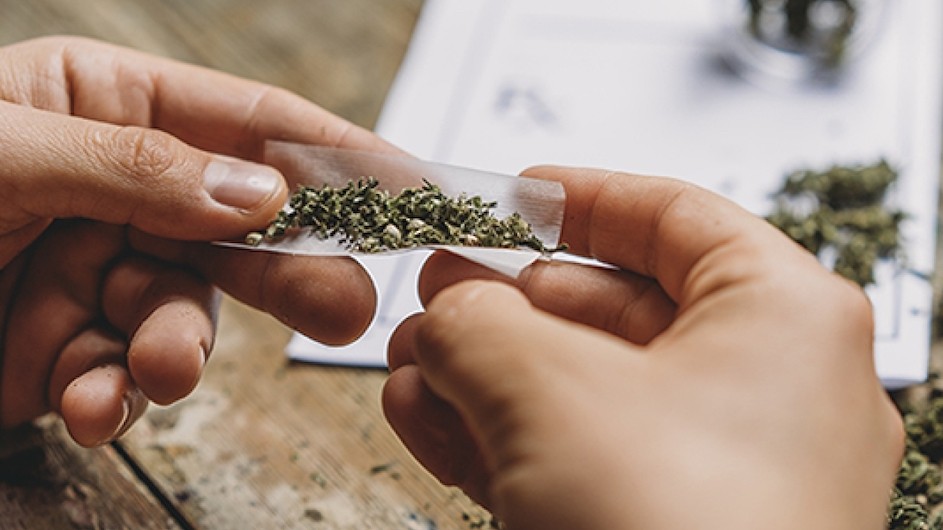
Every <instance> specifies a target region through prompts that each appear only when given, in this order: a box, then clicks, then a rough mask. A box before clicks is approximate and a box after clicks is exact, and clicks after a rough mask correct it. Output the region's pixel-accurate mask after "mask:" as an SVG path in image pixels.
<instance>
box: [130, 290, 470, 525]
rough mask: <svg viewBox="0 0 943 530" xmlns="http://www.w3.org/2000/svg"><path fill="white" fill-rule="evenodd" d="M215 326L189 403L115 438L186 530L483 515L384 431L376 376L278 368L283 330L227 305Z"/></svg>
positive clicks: (456, 519) (424, 521) (426, 521)
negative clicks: (215, 339)
mask: <svg viewBox="0 0 943 530" xmlns="http://www.w3.org/2000/svg"><path fill="white" fill-rule="evenodd" d="M220 326H221V328H220V330H221V331H220V338H219V344H218V345H217V348H216V351H215V353H214V355H213V357H212V358H211V359H210V362H209V363H208V365H207V371H206V374H205V376H204V379H203V381H202V382H201V384H200V386H199V387H198V389H197V391H196V392H195V393H194V395H192V396H190V397H189V398H187V399H186V400H184V401H182V402H181V403H178V404H176V405H173V406H171V407H167V408H163V409H158V408H154V409H153V410H151V411H150V412H149V413H148V414H147V415H146V416H145V418H144V419H143V420H142V422H141V423H140V424H139V425H137V426H135V427H134V428H133V429H132V430H131V432H130V433H129V434H128V435H127V436H126V437H125V438H124V439H123V440H122V442H121V443H122V445H123V446H124V447H125V448H126V450H127V451H128V453H130V454H131V455H133V457H134V458H135V459H137V460H138V462H139V463H140V465H141V466H142V467H143V468H145V469H147V470H148V471H149V473H150V474H151V477H152V478H153V479H154V481H155V482H156V483H157V484H158V485H159V487H160V488H161V490H162V491H163V492H164V495H165V496H166V497H167V498H170V499H174V500H175V502H176V503H177V505H178V509H179V510H180V512H181V513H183V514H184V515H185V516H186V518H187V522H188V523H189V524H190V525H192V526H193V527H195V528H237V527H241V528H285V529H294V528H322V529H329V530H353V529H357V530H371V529H381V528H382V529H389V528H407V529H412V528H415V529H433V528H436V529H461V528H464V529H467V528H469V525H470V521H472V522H473V521H475V520H481V519H483V518H485V517H486V514H485V512H484V511H482V510H481V509H480V508H478V507H476V506H475V505H474V504H473V503H471V502H470V501H469V500H468V499H466V498H465V497H464V496H463V495H462V494H461V493H460V492H458V491H457V490H453V489H450V488H444V487H442V486H440V485H439V484H438V483H437V482H436V481H435V480H434V479H432V478H431V477H430V476H429V475H428V474H427V473H425V471H423V470H422V469H421V468H419V467H418V465H417V464H416V463H415V462H414V461H413V460H412V458H411V457H410V456H409V455H408V454H407V453H406V452H405V451H404V450H403V449H402V447H401V446H400V444H399V442H398V441H397V440H396V439H395V437H394V436H393V435H392V433H391V432H390V430H389V429H388V427H387V426H386V424H385V421H384V420H383V418H382V415H381V412H380V407H379V392H380V388H381V385H382V383H383V380H384V376H385V374H384V373H382V372H380V371H368V370H358V369H344V368H329V367H319V366H311V365H302V364H293V363H289V362H288V361H287V360H286V359H285V357H284V355H283V354H282V348H283V347H284V344H285V343H286V342H287V340H288V337H289V332H288V331H287V330H285V329H284V328H283V327H282V326H281V325H279V324H277V323H275V322H274V321H272V320H270V319H269V318H268V317H264V316H262V315H260V314H258V313H257V312H255V311H254V310H251V309H247V308H246V307H244V306H241V305H238V304H236V303H233V302H230V301H228V300H227V302H226V303H225V305H224V311H223V313H222V315H221V323H220ZM315 523H316V524H315Z"/></svg>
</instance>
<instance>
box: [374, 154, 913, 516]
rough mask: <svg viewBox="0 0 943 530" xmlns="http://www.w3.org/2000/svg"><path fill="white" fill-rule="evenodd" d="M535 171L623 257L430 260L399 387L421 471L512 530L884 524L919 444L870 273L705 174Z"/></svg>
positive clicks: (574, 222) (582, 235)
mask: <svg viewBox="0 0 943 530" xmlns="http://www.w3.org/2000/svg"><path fill="white" fill-rule="evenodd" d="M530 176H536V177H540V178H545V179H552V180H558V181H560V182H562V183H563V184H564V186H565V188H566V192H567V204H566V219H565V223H564V227H563V240H564V241H566V242H568V243H569V244H570V245H571V248H572V249H573V250H574V252H577V253H579V254H582V255H585V256H591V257H594V258H597V259H599V260H601V261H603V262H606V263H610V264H614V265H617V266H618V268H619V270H602V269H596V268H590V267H584V266H579V265H572V264H566V263H559V262H551V263H549V264H538V265H537V266H535V267H533V268H531V269H530V270H528V271H525V273H524V274H523V275H522V276H521V278H520V279H519V280H518V281H517V282H509V280H506V279H502V278H500V277H498V276H497V275H495V274H493V273H490V272H488V271H486V270H484V269H482V268H480V267H477V266H475V265H472V264H470V263H468V262H465V261H463V260H461V259H459V258H456V257H453V256H449V255H436V256H433V258H432V259H431V260H430V261H429V262H428V263H427V265H426V268H425V270H424V271H423V274H422V278H421V282H420V283H421V285H420V291H421V297H422V299H423V301H424V303H425V304H426V312H425V313H424V314H421V315H418V316H415V317H412V318H410V319H408V320H406V321H405V322H404V323H403V324H402V325H401V327H400V328H399V329H398V330H397V331H396V333H395V334H394V336H393V338H392V339H391V343H390V351H389V361H390V367H391V370H392V375H391V376H390V379H389V381H388V383H387V385H386V387H385V389H384V393H383V403H384V407H385V410H386V414H387V417H388V418H389V421H390V422H391V424H392V426H393V427H394V429H395V430H396V432H397V433H398V434H399V436H400V437H401V438H402V440H403V441H404V443H405V444H406V446H407V447H408V448H409V449H410V450H411V451H412V452H413V454H414V455H415V456H416V458H417V459H418V460H419V461H420V462H422V463H423V464H424V465H425V466H426V467H427V468H428V469H429V470H430V471H431V472H432V473H433V474H434V475H435V476H436V477H438V478H439V479H440V480H441V481H443V482H444V483H446V484H455V485H458V486H460V487H461V488H462V489H463V490H465V491H466V492H468V493H469V495H471V496H472V497H473V498H474V499H476V500H478V501H479V502H481V503H483V504H484V505H485V506H487V507H489V508H491V509H492V510H493V511H494V512H495V513H496V515H497V516H498V517H499V518H500V519H501V520H503V521H504V522H505V523H506V524H507V527H508V528H509V529H512V530H554V529H560V530H570V529H573V528H580V529H599V530H612V529H617V528H625V529H644V530H660V529H665V530H668V529H673V530H676V529H695V528H696V529H700V530H705V529H709V530H714V529H716V530H739V529H744V530H745V529H755V528H759V527H762V528H766V529H787V528H789V529H802V530H810V529H822V530H826V529H827V530H845V529H847V530H862V529H872V530H878V529H881V528H883V526H884V523H885V514H886V507H887V502H888V498H889V494H890V491H891V487H892V484H893V481H894V477H895V473H896V471H897V469H898V463H899V460H900V456H901V453H902V448H903V436H902V427H901V420H900V417H899V415H898V414H897V412H896V410H895V408H894V406H893V405H892V404H891V402H890V400H889V399H888V397H887V395H886V394H885V392H884V390H883V389H882V387H881V385H880V383H879V381H878V378H877V377H876V375H875V370H874V365H873V357H872V355H873V352H872V346H873V329H872V328H873V322H872V312H871V307H870V304H869V302H868V300H867V298H866V297H865V295H864V293H863V292H862V291H861V290H860V289H859V288H858V287H857V286H855V285H853V284H851V283H850V282H847V281H845V280H843V279H840V278H839V277H837V276H835V275H834V274H832V273H830V272H828V271H827V270H826V269H824V268H823V267H822V266H821V265H820V264H819V263H818V262H817V261H816V260H815V259H814V257H813V256H812V255H810V254H809V253H807V252H806V251H804V250H802V249H801V248H800V247H799V246H798V245H796V244H794V243H793V242H791V241H789V240H788V239H787V238H786V237H785V236H783V235H782V234H781V233H779V231H777V230H776V229H774V228H773V227H771V226H770V225H768V224H767V223H765V222H764V221H762V220H761V219H758V218H757V217H755V216H753V215H751V214H749V213H748V212H746V211H744V210H742V209H740V208H739V207H737V206H735V205H734V204H732V203H731V202H729V201H727V200H725V199H723V198H721V197H719V196H717V195H714V194H712V193H709V192H707V191H704V190H702V189H699V188H696V187H694V186H691V185H688V184H684V183H681V182H678V181H673V180H667V179H658V178H649V177H640V176H634V175H627V174H619V173H607V172H603V171H595V170H574V169H563V168H541V169H535V170H533V171H531V172H530ZM470 279H472V280H470ZM505 283H511V284H512V285H513V287H515V288H512V287H509V286H508V285H505Z"/></svg>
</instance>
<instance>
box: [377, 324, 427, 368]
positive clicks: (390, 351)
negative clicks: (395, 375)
mask: <svg viewBox="0 0 943 530" xmlns="http://www.w3.org/2000/svg"><path fill="white" fill-rule="evenodd" d="M421 316H422V313H415V314H412V315H410V316H408V317H406V318H405V319H403V321H402V322H400V323H399V325H398V326H396V329H394V330H393V334H392V335H390V340H389V342H388V344H387V350H386V364H387V368H388V369H389V371H390V372H395V371H396V370H397V369H398V368H401V367H403V366H405V365H407V364H413V363H414V362H415V358H414V349H415V345H416V339H415V333H416V327H417V326H418V325H419V320H420V318H421Z"/></svg>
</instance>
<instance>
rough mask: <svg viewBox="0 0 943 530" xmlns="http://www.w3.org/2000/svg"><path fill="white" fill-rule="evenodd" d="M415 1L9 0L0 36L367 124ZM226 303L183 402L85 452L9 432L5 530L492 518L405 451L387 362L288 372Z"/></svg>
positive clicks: (49, 438) (256, 317)
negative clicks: (391, 410) (103, 46)
mask: <svg viewBox="0 0 943 530" xmlns="http://www.w3.org/2000/svg"><path fill="white" fill-rule="evenodd" d="M421 4H422V1H421V0H333V1H329V0H304V1H301V0H297V1H296V0H269V1H267V2H250V1H245V0H200V1H193V0H159V1H158V0H155V1H151V0H133V1H119V0H83V1H81V2H76V1H74V0H30V1H27V2H24V1H22V0H0V45H2V44H7V43H12V42H16V41H20V40H25V39H29V38H33V37H38V36H42V35H51V34H73V35H84V36H89V37H94V38H98V39H102V40H107V41H110V42H113V43H116V44H121V45H125V46H130V47H134V48H137V49H140V50H143V51H147V52H151V53H155V54H160V55H164V56H169V57H172V58H175V59H179V60H183V61H187V62H192V63H196V64H201V65H205V66H209V67H212V68H216V69H220V70H223V71H226V72H230V73H233V74H236V75H239V76H243V77H248V78H252V79H257V80H260V81H263V82H266V83H269V84H273V85H277V86H280V87H284V88H287V89H289V90H292V91H294V92H297V93H299V94H301V95H302V96H304V97H306V98H308V99H311V100H313V101H316V102H317V103H319V104H321V105H322V106H324V107H325V108H327V109H329V110H331V111H333V112H335V113H337V114H339V115H341V116H343V117H345V118H347V119H349V120H351V121H353V122H355V123H357V124H360V125H363V126H366V127H372V126H373V125H374V123H375V121H376V119H377V115H378V113H379V111H380V108H381V107H382V104H383V100H384V97H385V95H386V92H387V90H388V89H389V86H390V84H391V82H392V80H393V77H394V75H395V73H396V70H397V68H398V67H399V64H400V61H401V60H402V57H403V54H404V52H405V50H406V46H407V45H408V42H409V37H410V35H411V32H412V29H413V26H414V24H415V22H416V18H417V16H418V14H419V11H420V8H421ZM289 336H290V332H289V330H287V329H286V328H284V327H283V326H282V325H280V324H278V323H277V322H275V321H274V320H273V319H271V318H269V317H268V316H266V315H263V314H261V313H258V312H256V311H254V310H251V309H248V308H246V307H244V306H241V305H239V304H238V303H236V302H233V301H231V300H228V299H227V300H225V301H224V304H223V311H222V315H221V318H220V331H219V340H218V343H217V346H216V348H215V350H214V353H213V356H212V358H211V359H210V361H209V363H208V365H207V368H206V373H205V376H204V379H203V380H202V382H201V383H200V385H199V387H198V388H197V390H196V391H195V392H194V393H193V395H191V396H190V397H189V398H187V399H185V400H184V401H182V402H181V403H179V404H177V405H174V406H170V407H151V409H150V410H149V411H148V413H147V414H146V416H145V417H144V418H142V420H141V421H140V422H139V423H138V424H137V425H136V426H135V427H134V428H133V429H132V430H131V431H130V432H129V433H128V434H127V435H126V436H125V437H124V438H123V439H122V440H121V441H120V442H117V443H115V444H112V445H110V446H106V447H102V448H98V449H94V450H85V449H81V448H78V447H77V446H75V445H74V444H73V443H71V442H70V441H69V439H68V436H67V435H66V433H65V432H64V429H63V428H62V425H61V424H60V422H59V421H58V420H57V419H56V418H45V419H43V420H41V421H39V422H37V424H36V425H35V426H30V427H29V428H24V429H21V430H18V431H15V432H8V433H3V435H2V437H0V527H2V528H23V529H27V528H28V529H38V528H42V529H45V528H135V529H137V528H145V529H150V528H182V529H238V528H253V529H256V528H287V529H293V528H316V529H329V530H341V529H350V530H353V529H357V530H368V529H380V528H382V529H410V530H415V529H428V530H431V529H463V528H476V527H480V526H481V525H482V523H483V521H487V520H488V515H487V514H486V513H485V512H484V511H483V510H481V509H480V508H478V507H476V506H475V505H474V504H473V503H471V502H470V501H468V500H467V499H466V498H465V497H464V496H463V495H461V494H460V493H459V492H458V491H457V490H455V489H451V488H445V487H442V486H440V485H438V483H437V482H436V481H435V480H433V479H432V478H431V477H430V476H429V475H428V474H427V473H425V472H424V471H423V470H422V469H421V468H420V467H419V466H418V465H417V464H416V463H415V462H414V461H413V460H412V458H411V457H410V456H409V455H408V454H407V453H406V452H405V451H404V450H403V449H402V447H401V446H400V444H399V442H398V441H397V440H396V439H395V437H394V436H393V435H392V433H391V432H390V430H389V428H388V427H387V426H386V423H385V421H384V420H383V418H382V414H381V412H380V407H379V391H380V388H381V386H382V384H383V380H384V377H385V374H384V373H383V372H381V371H369V370H360V369H347V368H337V367H324V366H313V365H302V364H292V363H289V362H288V361H286V359H285V356H284V354H283V348H284V345H285V344H286V342H287V340H288V338H289Z"/></svg>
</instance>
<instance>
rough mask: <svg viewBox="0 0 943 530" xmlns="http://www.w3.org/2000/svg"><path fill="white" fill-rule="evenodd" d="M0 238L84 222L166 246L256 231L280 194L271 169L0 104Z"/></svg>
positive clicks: (152, 133)
mask: <svg viewBox="0 0 943 530" xmlns="http://www.w3.org/2000/svg"><path fill="white" fill-rule="evenodd" d="M0 153H2V154H3V156H4V166H3V167H2V168H0V197H3V199H4V201H5V202H6V204H7V205H8V206H9V208H8V209H7V211H6V212H5V213H4V215H3V216H2V217H0V229H2V230H4V231H12V230H15V229H18V228H20V227H21V226H23V225H26V224H27V223H29V222H32V221H34V220H35V219H42V218H49V217H58V218H69V217H84V218H90V219H95V220H99V221H105V222H109V223H112V224H131V225H133V226H136V227H138V228H140V229H142V230H144V231H146V232H150V233H153V234H156V235H160V236H165V237H173V238H176V239H189V240H196V239H202V240H206V239H218V238H225V237H236V236H240V235H243V234H245V233H246V232H247V231H249V230H251V229H254V228H257V227H259V226H263V225H265V224H266V223H267V222H268V221H269V220H270V219H271V218H272V217H274V215H275V213H276V212H277V211H278V210H279V209H280V208H281V206H282V205H283V203H284V200H285V196H286V195H287V186H286V184H285V182H284V179H283V178H282V177H281V175H280V174H279V173H278V172H277V171H275V170H274V169H272V168H269V167H267V166H263V165H260V164H254V163H249V162H245V161H241V160H236V159H229V158H224V157H219V156H212V155H209V154H207V153H205V152H203V151H199V150H197V149H194V148H192V147H190V146H188V145H186V144H184V143H183V142H181V141H180V140H178V139H176V138H174V137H173V136H170V135H169V134H166V133H163V132H160V131H156V130H152V129H145V128H139V127H120V126H116V125H111V124H106V123H101V122H95V121H89V120H83V119H78V118H73V117H68V116H63V115H59V114H54V113H50V112H44V111H39V110H36V109H30V108H26V107H20V106H17V105H13V104H10V103H5V102H0Z"/></svg>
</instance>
